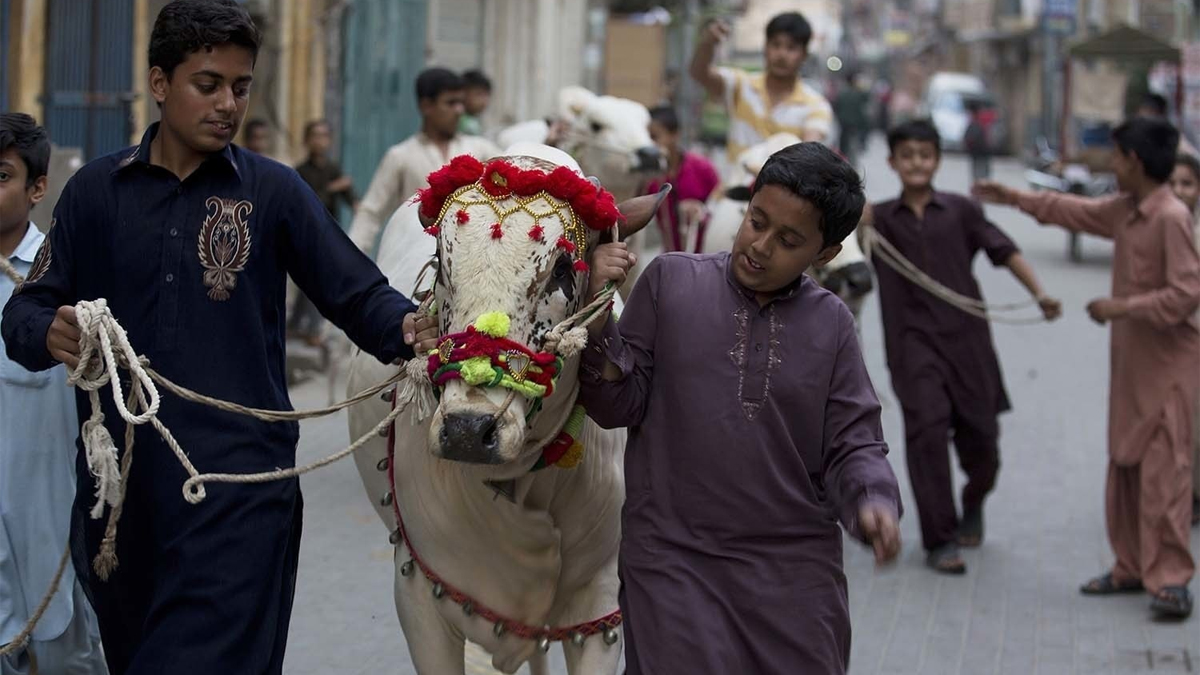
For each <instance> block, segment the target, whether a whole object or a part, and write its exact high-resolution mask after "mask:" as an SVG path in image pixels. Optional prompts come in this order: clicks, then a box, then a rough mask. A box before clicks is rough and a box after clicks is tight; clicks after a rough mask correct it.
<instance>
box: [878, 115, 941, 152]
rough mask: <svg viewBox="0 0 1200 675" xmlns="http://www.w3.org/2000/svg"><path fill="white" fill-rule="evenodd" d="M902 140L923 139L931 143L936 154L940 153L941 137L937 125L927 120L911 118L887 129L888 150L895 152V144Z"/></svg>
mask: <svg viewBox="0 0 1200 675" xmlns="http://www.w3.org/2000/svg"><path fill="white" fill-rule="evenodd" d="M904 141H924V142H927V143H933V147H934V148H935V149H936V150H937V152H938V154H939V155H940V154H942V137H941V135H940V134H938V130H937V127H935V126H933V123H932V122H930V121H929V120H912V121H909V122H905V123H903V124H899V125H897V126H894V127H892V128H891V129H890V130H889V131H888V135H887V142H888V151H889V152H891V153H892V154H893V155H894V154H896V146H897V145H900V144H901V143H903V142H904Z"/></svg>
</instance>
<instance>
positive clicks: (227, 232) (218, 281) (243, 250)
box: [198, 197, 254, 302]
mask: <svg viewBox="0 0 1200 675" xmlns="http://www.w3.org/2000/svg"><path fill="white" fill-rule="evenodd" d="M204 205H205V206H206V207H207V208H208V216H206V217H205V218H204V225H203V226H201V227H200V239H199V242H198V245H199V251H200V264H201V265H202V266H203V267H204V285H205V286H207V287H208V297H209V299H211V300H216V301H218V302H220V301H225V300H228V299H229V293H230V292H231V291H232V290H233V289H234V288H236V287H237V274H238V272H241V271H243V270H244V269H246V262H247V261H248V260H249V259H250V226H249V225H248V224H247V223H246V217H247V216H249V215H250V212H251V211H253V210H254V205H253V204H251V203H250V202H248V201H246V200H244V199H243V200H241V201H237V200H233V199H223V198H221V197H209V198H208V200H206V201H205V202H204Z"/></svg>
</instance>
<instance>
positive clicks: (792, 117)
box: [719, 68, 833, 162]
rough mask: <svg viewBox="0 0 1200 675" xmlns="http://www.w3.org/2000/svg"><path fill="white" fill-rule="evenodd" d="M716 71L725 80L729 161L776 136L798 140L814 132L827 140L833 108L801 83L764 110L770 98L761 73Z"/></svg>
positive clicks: (822, 97) (810, 88)
mask: <svg viewBox="0 0 1200 675" xmlns="http://www.w3.org/2000/svg"><path fill="white" fill-rule="evenodd" d="M719 72H720V74H721V79H722V80H724V81H725V110H726V111H727V112H728V113H729V138H728V141H727V143H726V152H727V153H728V156H729V161H731V162H732V161H736V160H737V156H738V155H739V154H740V153H741V152H742V151H743V150H745V149H746V148H749V147H751V146H753V145H757V144H758V143H761V142H762V141H765V140H766V139H767V138H769V137H771V136H773V135H775V134H779V133H790V134H794V135H796V136H799V137H800V138H804V137H805V135H806V134H814V133H816V134H820V136H821V138H820V140H821V141H822V142H824V141H826V140H828V138H829V133H830V125H831V123H832V120H833V109H832V108H831V107H830V105H829V101H827V100H825V97H824V96H822V95H821V93H820V92H818V91H817V90H816V89H813V88H812V87H810V86H808V85H807V84H805V83H804V81H803V80H797V81H796V87H795V89H793V90H792V93H791V95H790V96H788V97H787V98H786V99H784V100H783V101H780V102H779V103H777V104H775V106H774V107H772V108H770V109H768V106H769V101H770V97H769V96H768V94H767V81H766V75H765V74H764V73H748V72H746V71H744V70H741V69H738V68H720V69H719Z"/></svg>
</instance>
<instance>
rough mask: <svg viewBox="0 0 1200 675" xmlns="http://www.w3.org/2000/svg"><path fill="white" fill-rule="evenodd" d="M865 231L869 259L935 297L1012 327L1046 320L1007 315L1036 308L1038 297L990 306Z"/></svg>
mask: <svg viewBox="0 0 1200 675" xmlns="http://www.w3.org/2000/svg"><path fill="white" fill-rule="evenodd" d="M862 234H863V254H864V255H865V256H866V258H867V259H868V260H870V259H871V258H872V257H877V258H879V259H880V260H882V261H883V262H884V264H886V265H887V266H888V267H891V268H892V269H893V270H895V271H896V273H897V274H899V275H900V276H902V277H904V278H905V279H907V280H908V281H910V282H912V283H913V284H914V285H916V286H917V287H919V288H921V289H923V290H925V291H927V292H929V293H930V294H931V295H933V296H934V297H936V298H938V299H939V300H942V301H943V302H945V303H947V304H949V305H951V306H953V307H956V308H958V309H959V310H961V311H963V312H966V313H967V314H970V315H971V316H974V317H978V318H980V319H983V320H985V321H992V322H995V323H1002V324H1008V325H1013V326H1028V325H1033V324H1039V323H1045V322H1046V318H1045V317H1044V316H1038V317H1012V316H1005V313H1007V312H1016V311H1020V310H1024V309H1028V308H1030V307H1037V306H1038V301H1037V300H1029V301H1025V302H1014V303H1007V304H1000V305H989V304H987V303H985V302H983V301H982V300H979V299H978V298H972V297H971V296H969V295H963V294H962V293H959V292H958V291H956V290H954V289H953V288H950V287H949V286H946V285H945V284H943V283H941V282H940V281H938V280H937V279H934V278H933V277H931V276H929V275H928V274H926V273H925V272H924V271H922V270H921V269H920V268H919V267H917V266H916V265H915V264H913V262H912V261H911V260H909V259H908V258H906V257H904V254H902V253H900V251H899V249H897V248H896V246H895V245H894V244H892V242H890V241H888V240H887V239H885V238H884V237H883V235H881V234H879V231H878V230H876V229H875V228H873V227H870V226H868V225H864V226H862Z"/></svg>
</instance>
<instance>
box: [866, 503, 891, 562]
mask: <svg viewBox="0 0 1200 675" xmlns="http://www.w3.org/2000/svg"><path fill="white" fill-rule="evenodd" d="M858 532H859V534H861V535H862V538H863V539H864V540H865V541H867V542H868V543H870V544H871V548H873V549H875V563H876V564H878V565H885V564H887V563H890V562H892V561H893V560H895V559H896V556H897V555H899V553H900V523H899V522H897V520H896V514H895V513H893V512H892V510H891V508H889V507H887V506H884V505H882V504H874V503H867V504H864V505H863V506H862V507H861V508H859V510H858Z"/></svg>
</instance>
